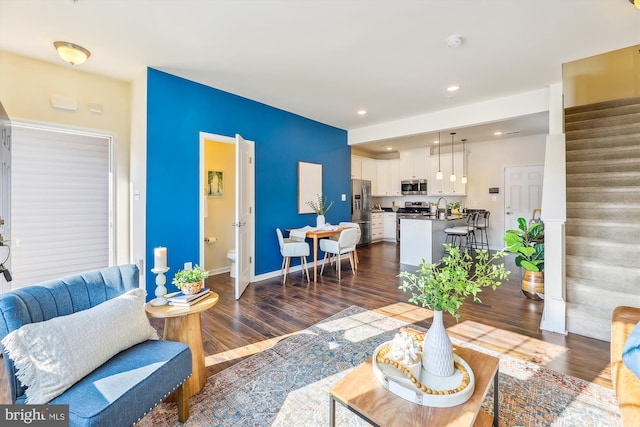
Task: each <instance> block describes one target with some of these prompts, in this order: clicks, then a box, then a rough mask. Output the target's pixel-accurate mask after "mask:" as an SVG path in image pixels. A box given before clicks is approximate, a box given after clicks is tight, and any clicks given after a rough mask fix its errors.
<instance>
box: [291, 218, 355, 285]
mask: <svg viewBox="0 0 640 427" xmlns="http://www.w3.org/2000/svg"><path fill="white" fill-rule="evenodd" d="M344 229H345V227H327V228H315V227H309V228H308V229H306V234H305V237H306V238H307V239H312V240H313V282H314V283H315V282H317V281H318V240H319V239H323V238H327V237H331V236H337V235H339V234H340V233H341V232H342V230H344ZM291 231H292V230H289V236H291Z"/></svg>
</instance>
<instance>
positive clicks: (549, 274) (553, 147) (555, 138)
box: [540, 84, 567, 334]
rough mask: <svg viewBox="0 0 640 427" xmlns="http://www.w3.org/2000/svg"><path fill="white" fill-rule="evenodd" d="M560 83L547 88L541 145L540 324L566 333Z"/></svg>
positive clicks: (564, 176)
mask: <svg viewBox="0 0 640 427" xmlns="http://www.w3.org/2000/svg"><path fill="white" fill-rule="evenodd" d="M563 114H564V112H563V108H562V85H561V84H556V85H552V86H550V88H549V136H547V144H546V148H545V161H544V181H543V189H542V216H541V218H542V221H543V222H544V229H545V237H544V243H545V257H544V258H545V262H544V310H543V313H542V321H541V323H540V328H541V329H542V330H545V331H551V332H558V333H561V334H566V333H567V328H566V310H567V309H566V305H567V303H566V292H565V289H566V284H565V282H566V278H565V223H566V221H567V197H566V194H567V191H566V189H567V180H566V162H565V145H566V144H565V136H564V134H563V133H562V130H563V127H562V120H563V117H564V116H563Z"/></svg>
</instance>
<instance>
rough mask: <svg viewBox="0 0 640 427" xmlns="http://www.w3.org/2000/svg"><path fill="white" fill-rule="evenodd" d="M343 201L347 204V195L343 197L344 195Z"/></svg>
mask: <svg viewBox="0 0 640 427" xmlns="http://www.w3.org/2000/svg"><path fill="white" fill-rule="evenodd" d="M342 201H343V202H346V201H347V195H346V194H343V195H342Z"/></svg>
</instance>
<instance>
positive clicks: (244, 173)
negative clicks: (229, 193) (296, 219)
mask: <svg viewBox="0 0 640 427" xmlns="http://www.w3.org/2000/svg"><path fill="white" fill-rule="evenodd" d="M252 153H253V144H252V142H251V141H246V140H244V139H243V138H242V137H241V136H240V135H236V217H235V223H234V226H235V241H236V266H237V270H238V271H237V274H236V280H235V297H236V299H240V296H241V295H242V293H243V292H244V290H245V289H246V288H247V286H248V285H249V281H250V280H251V264H252V261H253V259H252V258H253V255H252V250H251V249H252V245H251V229H252V224H253V223H252V221H253V214H252V213H253V206H252V203H251V201H252V200H253V195H252V189H253V185H252V184H251V183H252V182H253V164H252V163H253V162H252V157H253V154H252Z"/></svg>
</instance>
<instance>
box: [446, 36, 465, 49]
mask: <svg viewBox="0 0 640 427" xmlns="http://www.w3.org/2000/svg"><path fill="white" fill-rule="evenodd" d="M461 44H462V37H460V36H458V35H453V36H449V37H447V46H449V47H460V45H461Z"/></svg>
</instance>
